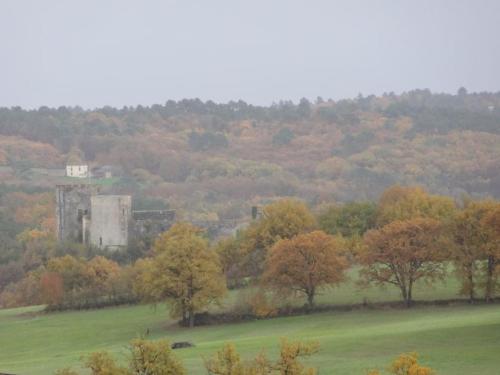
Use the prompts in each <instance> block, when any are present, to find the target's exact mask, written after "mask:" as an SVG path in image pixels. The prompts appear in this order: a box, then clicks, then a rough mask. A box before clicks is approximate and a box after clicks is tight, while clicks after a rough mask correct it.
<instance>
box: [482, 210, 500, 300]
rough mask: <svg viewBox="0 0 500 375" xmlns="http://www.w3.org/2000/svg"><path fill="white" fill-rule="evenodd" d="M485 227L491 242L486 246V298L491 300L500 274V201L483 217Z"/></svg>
mask: <svg viewBox="0 0 500 375" xmlns="http://www.w3.org/2000/svg"><path fill="white" fill-rule="evenodd" d="M482 224H483V228H484V230H485V231H487V232H488V234H489V238H490V242H489V244H488V246H487V247H486V249H485V250H486V254H485V255H486V280H485V298H486V300H487V301H490V300H491V299H492V298H493V295H494V293H495V287H496V286H497V281H498V276H499V275H500V203H499V202H496V203H495V204H494V205H493V206H492V207H491V209H490V211H489V212H488V213H486V215H485V217H484V218H483V219H482Z"/></svg>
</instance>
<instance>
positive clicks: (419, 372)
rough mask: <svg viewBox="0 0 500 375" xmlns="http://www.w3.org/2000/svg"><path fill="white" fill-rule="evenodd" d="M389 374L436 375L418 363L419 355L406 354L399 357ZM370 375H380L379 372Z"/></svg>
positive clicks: (392, 364) (371, 372)
mask: <svg viewBox="0 0 500 375" xmlns="http://www.w3.org/2000/svg"><path fill="white" fill-rule="evenodd" d="M389 373H391V374H393V375H434V374H435V372H434V370H432V369H431V368H430V367H425V366H422V365H420V363H418V354H417V353H404V354H401V355H399V357H398V358H396V359H395V360H394V361H393V362H392V363H391V366H390V367H389ZM368 375H380V372H379V371H377V370H374V371H370V372H369V373H368Z"/></svg>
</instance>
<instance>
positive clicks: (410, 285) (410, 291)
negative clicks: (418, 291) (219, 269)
mask: <svg viewBox="0 0 500 375" xmlns="http://www.w3.org/2000/svg"><path fill="white" fill-rule="evenodd" d="M412 290H413V281H412V280H410V283H409V285H408V293H407V295H406V298H407V299H406V307H408V308H410V307H411V305H412V304H413V299H412Z"/></svg>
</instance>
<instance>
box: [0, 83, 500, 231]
mask: <svg viewBox="0 0 500 375" xmlns="http://www.w3.org/2000/svg"><path fill="white" fill-rule="evenodd" d="M0 136H1V141H0V166H3V169H2V181H3V182H5V183H8V184H11V185H12V184H14V185H16V186H24V187H26V186H28V187H33V186H36V187H42V188H44V189H51V188H52V186H53V184H54V181H58V180H57V178H56V177H53V178H51V177H50V173H49V172H47V173H43V172H41V171H43V170H44V169H45V170H51V169H53V168H59V169H60V168H63V167H64V164H65V161H66V160H73V161H74V160H84V161H85V162H88V163H90V164H91V165H93V166H101V165H112V166H114V167H115V169H116V170H120V171H121V172H120V176H119V178H118V179H116V180H113V182H114V184H113V186H112V187H108V188H109V189H112V190H114V191H118V192H127V193H132V194H134V195H135V196H136V197H144V196H147V197H154V198H156V199H158V200H160V201H162V202H163V204H165V205H168V206H170V207H172V208H176V209H177V210H178V212H179V213H181V214H182V215H183V216H184V217H185V218H186V219H189V220H194V221H196V220H198V221H213V222H231V223H233V225H236V224H237V223H238V222H240V221H241V220H243V219H244V218H248V215H249V212H250V206H252V205H254V204H260V203H264V202H267V201H269V200H273V199H275V198H277V197H282V196H297V197H300V198H303V199H305V200H306V201H307V202H308V203H309V204H311V205H312V206H314V205H320V204H321V203H323V202H325V201H330V202H331V201H350V200H354V199H355V200H364V199H374V198H377V197H378V195H379V194H380V192H382V191H383V190H384V189H385V188H386V187H388V186H390V185H392V184H394V183H399V184H419V185H423V186H425V187H426V188H427V189H429V190H430V191H431V192H433V193H440V194H446V195H453V196H457V197H458V196H460V195H462V194H464V193H468V194H471V195H476V196H484V195H492V196H494V197H497V198H498V197H500V177H499V176H500V169H499V168H500V93H473V94H468V93H467V92H466V90H465V89H461V90H459V92H458V93H457V95H449V94H433V93H431V92H430V91H429V90H414V91H411V92H408V93H404V94H401V95H395V94H392V93H391V94H385V95H383V96H380V97H375V96H368V97H363V96H359V97H357V98H355V99H349V100H340V101H336V102H335V101H332V100H323V99H321V98H318V99H317V100H316V101H315V102H314V103H311V102H309V101H308V100H307V99H303V100H301V101H300V103H298V104H294V103H292V102H286V101H285V102H280V103H278V104H274V105H271V106H269V107H262V106H253V105H250V104H247V103H245V102H242V101H239V102H229V103H226V104H216V103H214V102H211V101H208V102H202V101H200V100H198V99H190V100H188V99H185V100H181V101H178V102H175V101H168V102H166V103H165V104H164V105H153V106H151V107H143V106H137V107H124V108H121V109H117V108H110V107H104V108H99V109H94V110H83V109H81V108H68V107H60V108H57V109H51V108H47V107H41V108H39V109H38V110H23V109H21V108H2V109H0ZM30 168H31V169H32V170H34V171H35V172H36V173H26V170H27V169H30ZM33 168H34V169H33Z"/></svg>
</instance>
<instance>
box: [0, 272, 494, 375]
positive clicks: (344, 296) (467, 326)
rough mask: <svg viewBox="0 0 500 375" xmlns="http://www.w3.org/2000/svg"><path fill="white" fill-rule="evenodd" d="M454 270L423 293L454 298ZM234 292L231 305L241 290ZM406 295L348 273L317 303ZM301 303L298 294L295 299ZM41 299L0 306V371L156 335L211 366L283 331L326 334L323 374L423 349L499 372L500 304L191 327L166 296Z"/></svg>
mask: <svg viewBox="0 0 500 375" xmlns="http://www.w3.org/2000/svg"><path fill="white" fill-rule="evenodd" d="M457 288H458V284H457V282H456V280H454V279H453V278H450V279H449V280H448V281H447V283H446V284H436V286H434V287H429V286H427V285H418V287H417V289H416V291H415V297H416V299H417V300H419V299H420V300H424V299H425V300H429V299H451V298H456V297H457V294H456V291H457ZM240 296H241V291H239V292H232V293H231V294H230V295H229V296H228V299H227V303H226V305H227V306H226V308H230V306H231V305H233V304H235V303H237V302H238V301H239V300H241V297H240ZM397 298H399V296H398V293H397V290H395V289H392V288H388V289H379V288H375V287H373V288H369V289H359V288H357V286H356V285H355V283H353V282H351V283H347V284H344V285H343V286H342V287H339V288H336V289H333V290H331V291H329V292H328V293H325V294H324V295H322V296H320V297H319V298H318V303H319V304H348V303H360V302H363V301H368V302H379V301H385V300H387V301H389V300H395V299H397ZM293 303H294V304H300V303H301V301H300V300H295V301H293ZM40 311H41V307H30V308H19V309H10V310H0V372H7V373H14V374H27V375H31V374H32V375H43V374H52V373H53V372H54V370H55V369H58V368H61V367H67V366H72V367H73V368H75V369H78V366H79V364H80V358H81V357H82V356H84V355H86V354H88V353H90V352H93V351H99V350H108V351H110V352H112V353H113V354H114V355H115V356H116V357H117V358H119V359H122V360H124V361H125V360H126V355H127V343H128V342H129V341H130V340H131V339H133V338H135V337H138V336H141V335H144V334H145V333H146V332H149V336H148V338H151V339H159V338H166V339H168V340H170V341H190V342H192V343H194V344H195V345H196V346H195V347H194V348H189V349H180V350H176V354H177V355H178V356H179V357H181V358H182V360H183V362H184V364H185V366H186V367H187V368H188V370H189V374H204V373H205V372H204V369H203V357H207V356H210V355H212V354H213V353H214V352H215V351H217V350H219V349H220V348H221V347H222V345H223V344H224V343H226V342H232V343H234V344H235V345H236V347H237V349H238V350H239V351H240V352H241V353H242V354H243V355H244V356H245V357H250V356H253V355H255V354H257V353H258V352H259V351H261V350H265V351H266V352H267V353H268V354H269V356H270V357H275V356H276V355H277V348H278V344H279V340H280V338H282V337H287V338H289V339H298V340H306V341H307V340H312V341H318V342H319V343H320V345H321V349H320V352H319V353H317V354H316V355H314V356H313V357H311V358H309V359H308V360H307V362H308V363H309V364H311V365H313V366H316V367H318V368H319V369H320V374H339V375H342V374H366V372H367V370H369V369H372V368H379V369H384V368H386V367H387V365H388V364H389V363H390V361H391V360H392V359H393V358H394V357H395V356H397V355H398V354H400V353H402V352H408V351H417V352H418V353H420V356H421V361H422V362H423V363H424V364H425V365H428V366H431V367H433V368H435V369H436V370H437V372H438V374H444V375H460V374H464V375H465V374H467V375H471V374H481V375H488V374H491V375H493V374H499V373H500V372H499V371H500V370H499V368H500V305H482V304H478V305H473V306H469V305H466V304H462V303H458V304H456V305H454V306H446V307H436V306H427V307H423V306H417V307H415V308H413V309H409V310H407V309H389V308H385V309H382V308H379V309H373V310H371V309H361V310H354V311H348V312H339V311H334V312H328V313H317V314H310V315H302V316H294V317H282V318H275V319H268V320H256V321H251V322H244V323H234V324H225V325H213V326H204V327H197V328H194V329H187V328H181V327H179V326H178V325H177V324H176V323H175V321H174V320H172V319H170V318H169V317H168V312H167V310H166V308H165V306H163V305H161V306H157V307H156V308H153V307H151V306H144V305H140V306H125V307H116V308H107V309H101V310H89V311H74V312H62V313H50V314H45V313H41V312H40Z"/></svg>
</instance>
